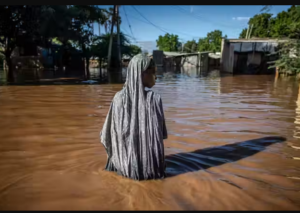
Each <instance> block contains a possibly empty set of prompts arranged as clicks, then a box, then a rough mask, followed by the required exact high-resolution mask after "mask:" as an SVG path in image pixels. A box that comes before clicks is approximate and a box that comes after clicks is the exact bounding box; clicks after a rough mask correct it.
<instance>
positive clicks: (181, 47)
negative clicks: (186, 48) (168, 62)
mask: <svg viewBox="0 0 300 213" xmlns="http://www.w3.org/2000/svg"><path fill="white" fill-rule="evenodd" d="M181 52H182V53H183V42H182V43H181Z"/></svg>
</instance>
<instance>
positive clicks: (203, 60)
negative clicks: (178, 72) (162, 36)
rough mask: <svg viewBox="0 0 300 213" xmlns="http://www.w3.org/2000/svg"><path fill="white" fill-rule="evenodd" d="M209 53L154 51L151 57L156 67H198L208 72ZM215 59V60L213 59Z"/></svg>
mask: <svg viewBox="0 0 300 213" xmlns="http://www.w3.org/2000/svg"><path fill="white" fill-rule="evenodd" d="M210 53H211V52H209V51H208V52H196V53H181V52H166V51H159V50H154V51H153V54H152V55H149V57H153V59H154V61H155V63H156V65H157V66H163V67H172V66H177V67H200V68H201V69H204V70H208V67H209V63H210V62H209V61H210V57H209V54H210ZM214 59H216V58H214Z"/></svg>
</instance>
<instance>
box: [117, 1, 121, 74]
mask: <svg viewBox="0 0 300 213" xmlns="http://www.w3.org/2000/svg"><path fill="white" fill-rule="evenodd" d="M120 6H121V5H117V6H116V17H117V46H118V64H119V67H120V68H121V67H122V53H121V38H120V18H119V8H120Z"/></svg>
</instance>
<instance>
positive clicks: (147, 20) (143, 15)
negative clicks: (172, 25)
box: [131, 6, 168, 33]
mask: <svg viewBox="0 0 300 213" xmlns="http://www.w3.org/2000/svg"><path fill="white" fill-rule="evenodd" d="M131 7H132V8H133V9H134V10H135V11H136V12H137V13H138V14H140V16H142V17H143V18H144V19H145V20H146V21H147V22H148V23H149V24H151V25H152V26H154V27H156V28H157V29H159V30H161V31H163V32H165V33H168V32H167V31H165V30H163V29H161V28H160V27H158V26H157V25H155V24H153V23H152V22H151V21H149V20H148V19H147V18H146V17H145V16H144V15H143V14H142V13H140V12H139V11H138V10H137V9H136V8H135V6H131Z"/></svg>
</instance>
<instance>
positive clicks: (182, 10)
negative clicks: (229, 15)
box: [173, 5, 237, 29]
mask: <svg viewBox="0 0 300 213" xmlns="http://www.w3.org/2000/svg"><path fill="white" fill-rule="evenodd" d="M173 7H174V8H176V9H177V10H179V11H180V12H183V13H185V14H186V15H189V16H191V17H193V18H196V19H198V20H200V21H205V20H206V21H208V22H211V23H212V24H215V25H219V26H222V27H226V28H234V29H237V28H236V27H232V26H229V25H224V24H220V23H219V22H214V21H211V20H209V19H206V18H203V17H200V16H195V15H194V14H191V13H190V12H189V11H187V10H185V9H183V8H181V7H180V6H178V5H175V6H173ZM201 19H204V20H201Z"/></svg>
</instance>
